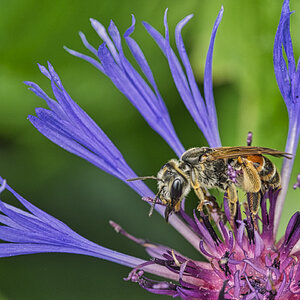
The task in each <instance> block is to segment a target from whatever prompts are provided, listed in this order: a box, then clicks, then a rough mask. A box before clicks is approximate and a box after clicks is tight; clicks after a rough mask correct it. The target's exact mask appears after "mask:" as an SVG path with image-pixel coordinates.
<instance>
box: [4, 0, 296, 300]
mask: <svg viewBox="0 0 300 300" xmlns="http://www.w3.org/2000/svg"><path fill="white" fill-rule="evenodd" d="M281 4H282V1H281V0H280V1H279V0H276V1H274V0H265V1H260V0H244V1H238V0H231V1H229V0H224V1H222V2H221V1H217V0H216V1H212V0H194V1H191V0H187V1H182V0H165V1H159V0H152V1H141V0H133V1H128V0H126V1H121V0H120V1H116V0H109V1H108V0H102V1H96V0H94V1H84V2H83V1H79V0H75V1H74V0H73V1H71V0H55V1H41V0H28V1H9V0H7V1H6V0H0V8H1V9H0V34H1V44H0V99H1V107H0V166H1V167H0V171H1V172H0V173H1V176H3V177H4V178H6V179H7V180H8V182H9V184H10V185H11V186H13V187H14V188H15V189H16V190H17V191H18V192H19V193H20V194H22V195H23V196H24V197H25V198H26V199H28V200H30V201H31V202H32V203H34V204H35V205H37V206H38V207H40V208H42V209H43V210H45V211H47V212H48V213H50V214H52V215H54V216H56V217H57V218H58V219H60V220H62V221H63V222H65V223H66V224H68V225H69V226H70V227H71V228H73V229H74V230H75V231H77V232H78V233H80V234H81V235H83V236H84V237H86V238H88V239H90V240H92V241H94V242H97V243H99V244H101V245H103V246H106V247H108V248H111V249H115V250H118V251H121V252H124V253H128V254H131V255H134V256H138V257H143V258H147V255H146V254H145V253H144V251H143V249H141V248H140V247H139V246H137V245H135V244H134V243H132V242H131V241H129V240H127V239H126V238H124V237H122V236H120V235H117V234H116V233H115V232H114V231H113V230H112V229H111V228H110V226H109V225H108V221H109V220H110V219H112V220H114V221H116V222H118V223H119V224H121V225H122V226H124V228H126V229H127V230H128V231H129V232H131V233H132V234H134V235H135V236H137V237H143V238H148V239H150V240H152V241H154V242H158V243H163V244H165V245H168V246H170V247H173V248H175V249H177V250H179V251H180V252H182V253H184V254H186V255H187V256H190V257H192V258H195V259H197V258H199V254H198V252H197V251H196V250H194V249H193V248H192V247H191V246H190V245H188V243H187V242H186V241H185V240H184V239H183V238H182V237H181V236H180V235H179V234H178V233H176V232H175V230H174V229H173V228H172V227H171V226H169V225H167V224H166V223H165V222H164V220H163V219H162V218H160V217H159V216H158V215H157V214H154V215H153V217H152V218H148V209H149V208H148V205H147V204H146V203H144V202H143V201H142V200H140V198H139V196H137V195H136V194H135V193H134V192H132V191H131V190H130V189H129V188H128V187H127V186H126V185H125V184H123V183H122V182H120V181H119V180H117V179H115V178H113V177H111V176H110V175H107V174H105V173H104V172H102V171H100V170H98V169H97V168H96V167H94V166H93V165H91V164H89V163H87V162H86V161H83V160H82V159H80V158H77V157H75V156H74V155H71V154H69V153H67V152H66V151H64V150H62V149H60V148H59V147H58V146H56V145H54V144H52V143H51V142H50V141H48V140H47V139H46V138H44V137H43V136H42V135H41V134H39V133H38V132H37V131H36V130H35V129H34V128H33V126H31V124H30V123H29V121H28V120H27V119H26V117H27V115H28V114H33V113H34V109H35V107H38V106H43V105H44V103H43V102H42V101H41V100H40V99H39V98H38V97H36V96H35V95H34V94H33V93H32V92H30V91H28V90H27V88H26V86H25V85H24V84H23V81H25V80H31V81H35V82H38V83H39V84H40V85H41V87H42V88H44V89H45V90H46V91H50V85H49V82H48V80H47V79H45V78H44V77H43V76H42V75H41V74H40V72H39V70H38V68H37V66H36V63H37V62H39V63H42V64H45V63H46V61H47V60H49V61H50V62H51V63H52V64H53V65H54V67H55V68H56V71H57V72H58V74H59V75H60V77H61V79H62V81H63V83H64V86H65V88H66V89H67V90H68V91H69V93H70V94H71V96H72V97H73V99H74V100H75V101H77V103H79V104H80V105H81V107H82V108H84V109H85V110H86V112H87V113H89V114H90V116H91V117H92V118H94V120H95V121H96V122H97V123H98V124H99V125H100V126H101V128H102V129H103V130H104V131H105V132H106V133H107V135H108V136H109V137H110V138H111V140H112V141H113V142H114V143H115V145H116V146H117V147H118V148H119V149H120V150H121V151H122V153H123V154H124V157H125V159H126V160H127V162H128V163H129V164H130V166H132V168H133V169H134V170H135V171H136V172H137V174H139V175H150V174H156V172H157V170H159V168H160V167H161V165H162V164H164V163H165V162H166V161H167V160H169V159H170V158H172V157H174V153H173V152H172V151H171V150H170V149H169V147H168V146H167V144H166V143H165V142H164V141H163V140H162V139H161V138H160V137H159V136H158V135H157V134H156V133H155V132H153V131H152V130H151V129H150V128H149V127H148V125H147V124H146V123H145V121H144V120H143V119H142V117H141V116H140V115H139V114H138V112H137V111H136V110H135V109H134V108H133V106H132V105H131V104H130V103H129V102H128V101H127V99H126V98H125V97H124V96H123V95H122V94H121V93H120V92H119V91H118V90H117V89H116V88H115V87H114V86H113V84H112V83H111V82H110V81H109V79H108V78H106V77H105V76H104V75H102V74H101V73H100V72H99V71H97V70H96V69H95V68H94V67H92V66H91V65H89V64H88V63H86V62H84V61H82V60H80V59H78V58H75V57H72V56H71V55H69V54H68V53H66V52H65V51H64V50H63V48H62V47H63V45H67V46H68V47H70V48H72V49H76V50H79V51H82V52H85V50H84V47H83V46H82V44H81V42H80V39H79V37H78V34H77V33H78V31H79V30H81V31H83V32H84V33H85V34H86V35H87V37H88V39H89V40H90V42H91V43H92V44H94V45H99V42H100V41H99V39H98V38H97V35H96V34H95V32H94V31H93V29H92V27H91V26H90V23H89V18H90V17H93V18H96V19H98V20H99V21H100V22H101V23H102V24H104V25H105V26H108V24H109V21H110V19H111V18H112V19H113V20H114V21H115V23H116V24H117V26H118V28H119V30H120V32H121V33H124V32H125V30H126V29H127V27H128V26H130V24H131V16H130V15H131V14H132V13H133V14H135V16H136V19H137V26H136V32H135V33H134V38H135V39H136V40H137V41H138V42H139V44H140V46H141V47H142V49H143V50H144V53H145V55H146V57H147V59H148V62H149V64H150V66H151V67H152V70H153V73H154V76H155V79H156V81H157V84H158V86H159V89H160V92H161V94H162V96H163V98H164V100H165V102H166V104H167V106H168V109H169V112H170V115H171V118H172V121H173V124H174V127H175V129H176V131H177V133H178V136H179V138H180V139H181V141H182V142H183V144H184V146H185V147H186V148H190V147H192V146H202V145H204V144H205V141H204V139H203V136H202V134H201V133H200V131H199V130H198V128H197V126H196V125H195V124H194V122H193V121H192V119H191V118H190V117H189V115H188V113H187V111H186V109H185V107H184V105H183V103H182V102H181V100H180V98H179V95H178V93H177V91H176V88H175V86H174V84H173V81H172V77H171V75H170V72H169V69H168V65H167V62H166V60H165V58H164V57H163V55H162V54H161V53H160V50H159V49H158V47H157V46H156V45H155V43H154V42H153V41H152V40H151V38H150V37H149V36H148V35H147V33H146V31H145V29H144V28H143V26H142V25H141V21H143V20H145V21H147V22H149V23H151V24H152V25H153V26H155V27H156V28H158V29H159V30H160V31H161V32H163V13H164V10H165V8H166V7H169V26H170V29H171V30H172V31H173V30H174V28H175V24H176V23H177V22H178V21H179V20H181V19H182V18H183V17H184V16H186V15H187V14H190V13H194V15H195V16H194V18H193V19H192V20H191V21H190V22H189V24H188V25H187V26H186V28H185V29H184V30H183V36H184V40H185V43H186V48H187V50H188V53H189V56H190V59H191V62H192V65H193V69H194V71H195V74H196V78H197V81H198V83H199V86H200V88H201V90H202V82H203V72H204V63H205V56H206V51H207V48H208V43H209V38H210V34H211V30H212V26H213V23H214V21H215V18H216V16H217V13H218V11H219V9H220V7H221V5H224V9H225V11H224V16H223V20H222V22H221V25H220V27H219V30H218V33H217V37H216V43H215V51H214V65H213V75H214V92H215V100H216V107H217V111H218V118H219V128H220V133H221V139H222V142H223V145H245V143H246V136H247V132H248V131H249V130H251V131H253V133H254V139H253V144H254V145H256V146H265V147H272V148H276V149H280V150H284V147H285V140H286V135H287V128H288V119H287V113H286V108H285V105H284V102H283V100H282V98H281V95H280V93H279V90H278V87H277V84H276V80H275V76H274V73H273V62H272V48H273V41H274V35H275V31H276V27H277V25H278V21H279V16H280V10H281ZM291 9H292V10H295V11H296V14H294V15H292V21H291V24H292V37H293V42H294V50H295V53H296V56H298V55H299V53H300V51H299V47H300V36H299V30H300V3H299V1H295V0H294V1H292V2H291ZM172 38H173V41H172V42H174V37H173V36H172ZM85 53H87V52H85ZM276 163H277V165H278V167H280V164H281V161H277V162H276ZM299 170H300V161H299V159H296V165H295V168H294V171H293V174H292V183H293V182H294V181H295V180H296V175H297V171H299ZM291 186H292V184H291ZM151 187H152V188H154V189H155V186H154V185H151ZM220 197H221V194H220ZM4 198H5V200H7V201H9V198H10V197H9V195H8V194H5V197H4ZM190 198H191V200H190V203H193V204H190V205H195V203H196V202H195V201H196V200H195V199H194V198H193V197H192V196H191V197H190ZM296 206H297V207H298V208H299V191H294V190H292V189H291V188H290V191H289V193H288V197H287V201H286V204H285V207H284V212H283V219H282V226H281V228H280V233H281V234H282V233H283V230H284V227H285V226H286V224H287V222H288V219H289V217H290V216H291V215H292V213H293V211H294V210H295V207H296ZM0 270H1V272H0V294H1V296H0V299H120V298H122V299H158V298H160V299H163V298H166V297H164V296H156V295H152V294H150V293H148V292H146V291H144V290H143V289H141V288H139V286H138V285H137V284H134V283H130V282H126V281H123V277H126V276H127V274H128V272H129V271H130V270H129V269H128V268H125V267H122V266H119V265H116V264H113V263H110V262H106V261H102V260H99V259H96V258H91V257H84V256H78V255H66V254H40V255H28V256H20V257H13V258H5V259H1V260H0ZM1 297H2V298H1Z"/></svg>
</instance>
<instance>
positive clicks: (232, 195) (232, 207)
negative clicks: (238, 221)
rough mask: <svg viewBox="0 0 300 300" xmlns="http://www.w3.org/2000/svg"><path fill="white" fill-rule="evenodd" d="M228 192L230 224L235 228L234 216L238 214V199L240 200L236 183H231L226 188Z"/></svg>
mask: <svg viewBox="0 0 300 300" xmlns="http://www.w3.org/2000/svg"><path fill="white" fill-rule="evenodd" d="M226 192H227V198H228V205H229V211H230V220H229V221H230V225H231V227H232V228H233V226H234V218H235V215H236V207H237V204H236V203H237V201H238V194H237V190H236V187H235V185H233V184H231V185H229V186H228V188H227V189H226Z"/></svg>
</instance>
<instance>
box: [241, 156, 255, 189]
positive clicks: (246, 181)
mask: <svg viewBox="0 0 300 300" xmlns="http://www.w3.org/2000/svg"><path fill="white" fill-rule="evenodd" d="M237 160H238V162H239V163H240V164H241V167H242V170H243V182H242V188H243V190H244V191H246V192H247V193H249V192H250V193H257V192H258V191H259V190H260V189H261V178H260V176H259V174H258V171H257V170H256V169H255V167H254V166H253V163H252V162H251V161H250V160H248V159H246V158H241V157H240V156H239V157H238V159H237Z"/></svg>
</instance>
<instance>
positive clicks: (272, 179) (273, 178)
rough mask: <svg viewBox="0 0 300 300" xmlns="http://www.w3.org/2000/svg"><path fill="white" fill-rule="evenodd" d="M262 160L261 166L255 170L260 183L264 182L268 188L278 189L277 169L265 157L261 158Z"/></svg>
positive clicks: (278, 176) (278, 177)
mask: <svg viewBox="0 0 300 300" xmlns="http://www.w3.org/2000/svg"><path fill="white" fill-rule="evenodd" d="M262 160H263V163H262V165H260V167H259V168H257V170H258V174H259V176H260V178H261V180H262V182H264V183H265V184H266V185H267V186H268V187H272V188H278V187H280V175H279V173H278V171H277V168H276V167H275V165H274V164H273V163H272V161H271V160H269V159H268V158H267V157H264V156H262Z"/></svg>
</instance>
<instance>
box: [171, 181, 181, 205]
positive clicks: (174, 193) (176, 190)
mask: <svg viewBox="0 0 300 300" xmlns="http://www.w3.org/2000/svg"><path fill="white" fill-rule="evenodd" d="M181 194H182V182H181V180H180V179H178V178H177V179H175V180H174V181H173V183H172V187H171V199H174V200H175V199H179V198H180V197H181Z"/></svg>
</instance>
